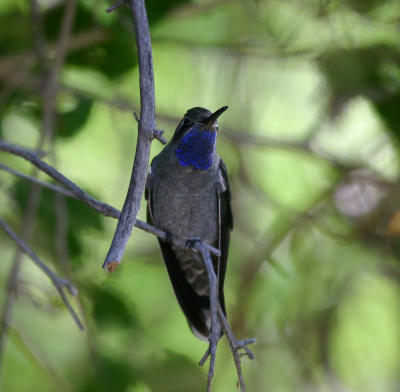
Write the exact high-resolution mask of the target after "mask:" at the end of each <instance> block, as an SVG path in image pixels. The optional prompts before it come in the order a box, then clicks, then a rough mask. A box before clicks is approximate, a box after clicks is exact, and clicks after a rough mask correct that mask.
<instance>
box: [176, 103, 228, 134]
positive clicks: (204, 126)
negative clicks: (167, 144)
mask: <svg viewBox="0 0 400 392" xmlns="http://www.w3.org/2000/svg"><path fill="white" fill-rule="evenodd" d="M226 109H228V106H223V107H222V108H220V109H218V110H217V111H215V112H214V113H212V112H210V111H209V110H207V109H204V108H200V107H195V108H191V109H189V110H188V111H187V112H186V113H185V116H184V117H183V119H182V121H181V122H180V123H179V125H178V127H177V128H176V131H175V134H174V137H173V141H174V142H176V141H178V140H180V139H181V138H182V137H183V136H184V135H185V134H186V133H187V132H188V131H190V130H191V129H196V130H198V131H214V132H217V131H218V122H217V120H218V117H219V116H220V115H221V114H222V113H223V112H225V110H226Z"/></svg>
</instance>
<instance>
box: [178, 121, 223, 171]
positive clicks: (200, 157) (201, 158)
mask: <svg viewBox="0 0 400 392" xmlns="http://www.w3.org/2000/svg"><path fill="white" fill-rule="evenodd" d="M216 139H217V133H216V132H215V131H210V130H201V131H200V130H198V129H196V128H192V129H191V130H190V131H189V132H187V133H186V135H184V136H183V138H182V139H181V141H180V142H179V145H178V147H177V149H176V156H177V158H178V160H179V163H180V164H181V165H182V166H193V167H195V168H196V169H199V170H207V169H209V168H210V167H211V165H212V164H213V162H214V158H215V143H216Z"/></svg>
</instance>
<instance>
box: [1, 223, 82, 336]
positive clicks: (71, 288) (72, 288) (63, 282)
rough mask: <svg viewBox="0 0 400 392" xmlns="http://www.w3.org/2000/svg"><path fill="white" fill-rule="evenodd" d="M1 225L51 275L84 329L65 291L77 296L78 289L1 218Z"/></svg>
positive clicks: (51, 278) (75, 318) (77, 322)
mask: <svg viewBox="0 0 400 392" xmlns="http://www.w3.org/2000/svg"><path fill="white" fill-rule="evenodd" d="M0 226H1V227H2V229H3V230H4V231H5V232H6V234H7V235H8V236H9V237H10V238H11V239H12V240H13V241H14V242H15V243H16V244H17V245H18V247H19V248H20V249H21V250H22V252H24V253H25V254H27V255H28V256H29V257H30V258H31V260H32V261H33V262H34V263H35V264H36V265H37V266H38V267H39V268H40V269H41V270H42V271H43V272H44V273H45V274H46V275H47V276H48V277H49V279H50V280H51V282H52V283H53V285H54V287H55V288H56V289H57V291H58V293H59V294H60V296H61V298H62V300H63V302H64V304H65V306H66V307H67V309H68V311H69V312H70V314H71V316H72V318H73V319H74V321H75V323H76V324H77V325H78V327H79V328H80V329H81V330H83V325H82V323H81V322H80V320H79V318H78V316H77V314H76V313H75V311H74V310H73V308H72V306H71V304H70V302H69V300H68V298H67V297H66V295H65V293H64V288H66V289H67V290H68V291H69V292H70V294H71V295H74V296H76V295H77V294H78V290H77V289H76V287H75V286H74V285H73V284H72V283H71V282H70V281H69V280H67V279H64V278H61V277H59V276H58V275H57V274H56V273H55V272H53V271H52V270H51V269H50V268H49V267H47V265H46V264H45V263H44V262H43V261H42V260H41V259H40V258H39V256H37V255H36V253H34V252H33V250H31V249H30V248H29V246H28V245H26V244H25V242H24V241H23V240H22V239H21V238H20V237H19V236H18V235H17V234H16V233H15V232H14V231H13V230H12V229H11V227H10V226H8V225H7V223H6V222H4V220H3V219H1V218H0Z"/></svg>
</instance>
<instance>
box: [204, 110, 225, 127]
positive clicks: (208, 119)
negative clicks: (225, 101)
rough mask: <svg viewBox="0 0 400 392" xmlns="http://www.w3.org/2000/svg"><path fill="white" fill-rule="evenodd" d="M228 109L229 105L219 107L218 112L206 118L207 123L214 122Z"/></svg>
mask: <svg viewBox="0 0 400 392" xmlns="http://www.w3.org/2000/svg"><path fill="white" fill-rule="evenodd" d="M226 109H228V106H222V108H220V109H218V110H217V111H216V112H214V113H213V114H212V115H211V116H210V117H208V118H207V119H206V121H205V122H206V123H208V124H213V123H214V122H215V121H216V120H217V118H218V117H219V116H220V115H221V114H222V113H223V112H225V110H226Z"/></svg>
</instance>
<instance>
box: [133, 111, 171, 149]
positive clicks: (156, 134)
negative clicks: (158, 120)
mask: <svg viewBox="0 0 400 392" xmlns="http://www.w3.org/2000/svg"><path fill="white" fill-rule="evenodd" d="M133 116H134V117H135V120H136V122H137V123H138V124H139V122H140V120H139V116H138V115H137V113H136V112H133ZM153 139H157V140H158V141H159V142H160V143H161V144H164V145H165V144H167V143H168V142H167V140H166V139H165V137H164V131H163V130H162V129H153Z"/></svg>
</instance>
